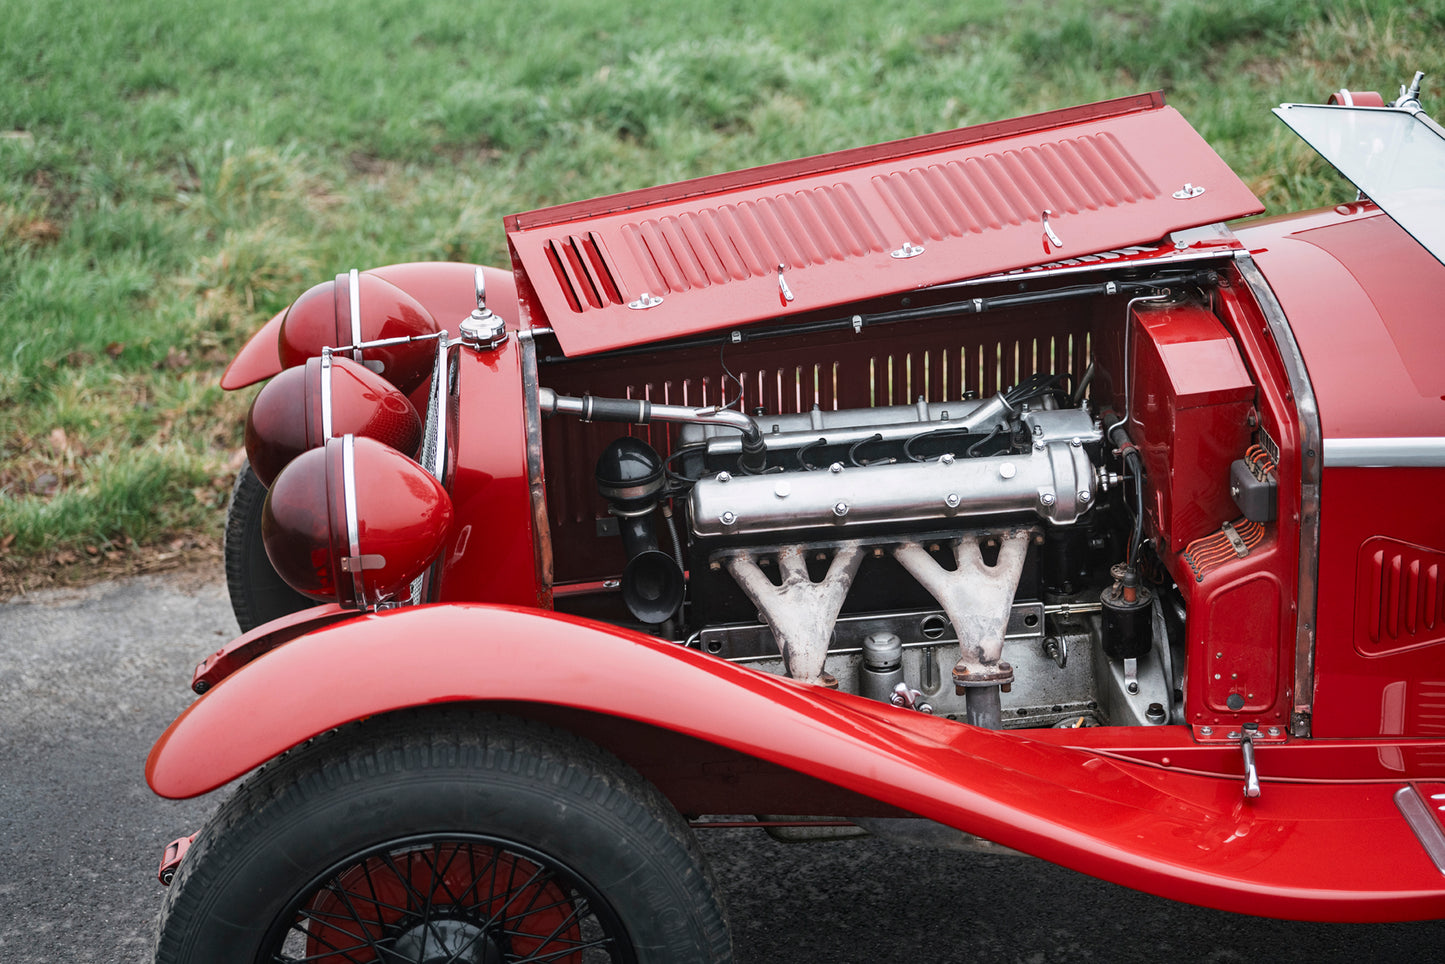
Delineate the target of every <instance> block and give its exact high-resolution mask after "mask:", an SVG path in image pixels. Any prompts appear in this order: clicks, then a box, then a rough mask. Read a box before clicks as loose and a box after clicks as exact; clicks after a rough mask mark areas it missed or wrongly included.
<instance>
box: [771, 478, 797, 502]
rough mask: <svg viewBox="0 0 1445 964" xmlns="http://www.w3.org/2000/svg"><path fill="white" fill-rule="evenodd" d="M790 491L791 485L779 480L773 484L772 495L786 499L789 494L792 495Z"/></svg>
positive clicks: (791, 490) (791, 489)
mask: <svg viewBox="0 0 1445 964" xmlns="http://www.w3.org/2000/svg"><path fill="white" fill-rule="evenodd" d="M792 493H793V487H792V486H791V485H789V484H788V483H787V482H786V481H779V482H778V484H777V485H775V486H773V495H775V496H777V497H778V498H780V499H786V498H787V497H788V496H789V495H792Z"/></svg>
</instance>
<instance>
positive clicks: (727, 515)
mask: <svg viewBox="0 0 1445 964" xmlns="http://www.w3.org/2000/svg"><path fill="white" fill-rule="evenodd" d="M718 519H719V520H720V521H721V522H722V524H723V525H725V526H730V525H732V524H733V523H734V522H736V521H738V517H737V514H736V513H733V512H724V513H723V514H722V515H720V516H719V517H718Z"/></svg>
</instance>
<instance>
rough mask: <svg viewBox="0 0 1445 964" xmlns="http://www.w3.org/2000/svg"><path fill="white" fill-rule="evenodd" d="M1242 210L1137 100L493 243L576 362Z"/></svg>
mask: <svg viewBox="0 0 1445 964" xmlns="http://www.w3.org/2000/svg"><path fill="white" fill-rule="evenodd" d="M1201 189H1202V190H1201ZM1262 210H1263V206H1262V205H1261V204H1260V202H1259V200H1258V199H1257V198H1255V196H1254V195H1253V194H1252V193H1250V191H1249V189H1248V188H1247V187H1245V185H1244V184H1243V183H1242V182H1241V181H1240V180H1239V178H1238V177H1236V176H1235V174H1234V173H1233V172H1232V171H1231V170H1230V169H1229V168H1228V167H1227V166H1226V165H1225V163H1224V162H1223V161H1222V160H1221V159H1220V158H1219V156H1218V155H1217V154H1215V153H1214V151H1213V150H1212V149H1211V148H1210V147H1209V146H1208V145H1207V144H1206V143H1205V142H1204V140H1203V139H1202V138H1201V137H1200V136H1199V134H1198V133H1196V132H1195V130H1194V129H1193V128H1192V127H1190V126H1189V124H1188V122H1187V121H1185V120H1184V118H1183V117H1182V116H1181V115H1180V114H1179V113H1178V112H1177V111H1175V110H1174V109H1172V108H1170V107H1166V106H1164V99H1163V96H1162V95H1160V94H1157V93H1156V94H1147V95H1140V96H1136V97H1127V98H1120V99H1117V100H1112V101H1105V102H1102V103H1099V104H1092V105H1087V106H1084V107H1074V108H1069V109H1066V110H1059V111H1051V112H1049V113H1045V114H1037V115H1033V116H1030V117H1024V118H1019V119H1016V120H1010V121H1000V122H996V123H990V124H983V125H979V126H975V127H968V128H963V129H960V130H955V131H947V132H944V133H939V134H929V135H924V136H922V137H914V138H909V139H907V140H902V141H894V142H891V143H887V144H881V145H878V146H876V147H868V148H860V149H854V150H848V151H841V152H838V153H834V154H824V155H820V156H817V157H812V158H805V159H803V160H799V161H790V162H785V163H781V164H772V165H768V166H766V167H759V168H753V169H750V170H745V171H739V172H736V173H732V174H722V175H715V176H712V177H705V178H698V179H695V180H690V181H682V182H679V183H676V184H670V185H664V186H662V187H656V188H649V189H646V190H642V191H634V192H630V193H627V194H617V195H612V196H610V197H604V198H598V199H595V200H591V201H583V202H579V203H576V204H567V205H561V206H558V207H551V208H543V209H541V210H538V211H533V212H530V213H526V214H517V215H512V216H510V217H508V218H507V219H506V227H507V238H508V242H509V244H510V246H511V250H512V259H513V264H514V267H515V268H516V269H517V272H518V280H519V282H521V284H520V285H519V292H518V293H519V295H520V296H521V298H522V299H523V301H524V303H525V305H526V307H527V308H528V309H529V310H530V311H531V312H532V313H533V315H534V318H533V321H534V323H535V324H545V325H548V326H550V327H551V328H552V329H553V331H554V332H555V333H556V337H557V339H558V341H559V342H560V343H561V345H562V348H563V350H564V351H565V352H566V353H567V354H569V355H584V354H590V353H594V352H600V351H607V350H609V349H614V348H622V347H626V346H629V345H635V344H639V343H644V342H650V341H655V340H658V339H668V338H676V337H680V336H685V335H691V334H697V333H700V332H705V331H712V330H716V329H720V328H732V327H737V326H740V325H745V324H748V323H751V322H754V321H759V320H762V319H769V318H774V319H775V318H783V317H788V316H791V315H796V314H801V313H804V312H813V311H816V310H818V309H823V308H830V307H835V306H838V305H842V304H847V303H850V302H855V301H859V300H862V299H866V298H874V297H879V296H882V295H886V294H889V293H893V292H903V291H909V290H913V289H918V288H924V287H928V286H931V285H936V284H941V283H946V282H951V281H957V280H961V279H966V278H975V277H980V276H984V275H989V274H995V273H998V272H1002V271H1009V270H1012V269H1015V268H1023V267H1027V266H1030V265H1034V264H1039V263H1042V262H1049V261H1057V260H1060V259H1065V258H1073V257H1078V256H1080V255H1086V254H1089V253H1092V252H1096V251H1105V250H1109V249H1113V248H1120V247H1124V246H1127V245H1133V244H1142V243H1147V242H1151V241H1157V240H1159V239H1160V238H1162V237H1164V236H1166V235H1167V234H1169V233H1170V232H1171V231H1177V230H1182V229H1185V228H1192V227H1198V226H1200V225H1205V224H1212V223H1215V222H1219V221H1225V220H1228V219H1231V218H1237V217H1243V216H1245V215H1250V214H1258V213H1259V212H1260V211H1262ZM1046 212H1047V213H1046ZM538 315H540V317H538ZM543 319H545V321H544V320H543Z"/></svg>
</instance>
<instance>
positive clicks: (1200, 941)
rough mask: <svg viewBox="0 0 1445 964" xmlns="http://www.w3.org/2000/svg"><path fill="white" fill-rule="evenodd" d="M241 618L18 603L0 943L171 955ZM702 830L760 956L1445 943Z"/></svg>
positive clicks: (110, 601) (152, 608)
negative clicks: (155, 757)
mask: <svg viewBox="0 0 1445 964" xmlns="http://www.w3.org/2000/svg"><path fill="white" fill-rule="evenodd" d="M235 631H236V626H235V622H234V621H233V620H232V618H231V615H230V611H229V608H228V606H227V603H226V597H225V590H224V588H223V587H222V586H221V585H219V584H218V583H215V582H211V581H208V580H207V579H206V578H205V577H204V576H202V577H197V576H196V575H194V574H190V575H186V576H179V577H178V576H169V577H154V576H152V577H146V578H142V579H137V580H128V581H123V582H117V583H109V584H105V585H100V586H95V587H92V588H89V589H85V590H80V591H64V592H47V593H37V594H33V595H31V596H27V597H24V598H19V599H14V600H10V601H9V602H5V603H0V964H30V962H66V964H81V962H91V961H96V962H106V964H129V962H141V961H148V960H150V953H151V940H152V930H153V923H154V920H155V916H156V912H157V910H158V908H159V906H160V901H161V894H162V888H161V887H160V885H159V884H158V883H157V882H156V879H155V872H156V865H157V863H158V861H159V858H160V853H161V848H162V846H163V845H164V844H165V843H166V842H167V841H170V840H172V839H173V838H175V837H177V836H180V835H182V834H184V833H189V832H190V831H192V830H194V829H196V828H197V827H199V826H200V824H201V823H202V822H203V821H204V820H205V819H206V816H207V815H208V814H209V812H210V811H211V809H212V808H213V807H214V806H215V804H216V800H215V799H213V798H203V799H200V800H189V801H181V802H173V801H166V800H161V799H159V798H157V797H155V796H153V795H152V794H151V793H150V791H149V790H148V789H147V788H146V786H145V782H144V779H143V776H142V767H143V764H144V760H145V755H146V752H147V750H148V749H149V747H150V744H151V742H152V741H153V740H154V739H155V737H156V736H157V735H158V734H159V733H160V732H161V730H162V729H163V728H164V727H165V725H166V724H167V723H168V722H169V721H170V720H171V719H172V718H173V717H174V716H175V715H176V713H177V712H179V711H180V709H181V708H182V707H183V706H185V705H186V703H187V702H188V701H189V700H190V698H191V695H190V692H189V690H188V689H187V683H188V682H189V680H190V673H191V669H192V667H193V666H194V665H195V663H196V662H197V661H198V660H199V659H200V658H201V657H202V656H204V655H205V654H207V653H209V652H211V651H213V650H214V649H215V648H217V646H219V645H220V644H221V643H222V642H224V641H225V640H226V639H227V638H229V637H230V636H231V635H232V634H234V633H235ZM702 841H703V847H704V849H705V850H706V851H707V853H708V855H709V858H710V859H711V860H712V862H713V866H714V869H715V870H716V872H717V874H718V877H719V879H720V880H721V881H722V884H723V888H724V891H725V897H726V900H727V902H728V906H729V911H730V915H731V918H732V922H733V933H734V939H735V942H736V946H737V951H738V960H739V961H740V962H742V964H769V962H774V961H787V962H789V964H824V962H826V964H846V962H883V961H889V962H891V961H899V962H908V964H916V962H952V961H960V962H962V961H980V962H1025V964H1046V962H1056V961H1098V962H1149V964H1160V962H1184V961H1207V962H1212V964H1224V962H1235V961H1240V962H1243V961H1250V962H1257V961H1272V962H1295V961H1299V962H1304V961H1309V962H1336V961H1338V962H1349V964H1358V962H1362V961H1391V962H1407V961H1421V962H1424V961H1440V960H1442V959H1445V922H1430V923H1423V924H1394V925H1347V924H1326V925H1321V924H1299V923H1288V922H1279V921H1269V920H1263V919H1259V918H1251V917H1241V916H1235V915H1230V914H1224V913H1220V912H1216V911H1207V910H1201V909H1198V908H1193V907H1187V906H1184V905H1181V904H1173V903H1170V902H1167V901H1163V900H1159V899H1156V898H1153V897H1148V896H1145V895H1143V894H1139V893H1135V892H1133V891H1129V890H1125V889H1124V888H1121V887H1117V886H1114V885H1112V884H1106V883H1102V882H1100V881H1096V880H1092V879H1090V878H1087V877H1083V876H1080V875H1078V874H1075V873H1072V872H1070V871H1066V870H1063V869H1060V868H1058V867H1054V866H1052V865H1049V864H1045V863H1043V862H1041V861H1036V860H1029V859H1024V858H1012V857H1000V856H978V855H970V854H961V853H953V852H943V853H939V852H935V851H933V850H932V849H930V848H928V847H925V846H921V845H899V844H894V843H887V842H883V841H879V840H862V841H849V842H841V843H829V844H810V845H797V844H791V845H790V844H780V843H777V842H775V841H773V840H772V839H771V838H769V837H767V836H765V835H764V834H763V833H762V832H761V831H755V830H725V831H710V832H707V833H704V834H703V837H702ZM1352 844H1354V845H1358V844H1359V842H1358V841H1354V842H1351V841H1341V845H1342V846H1349V845H1352ZM1441 913H1442V916H1445V908H1442V911H1441Z"/></svg>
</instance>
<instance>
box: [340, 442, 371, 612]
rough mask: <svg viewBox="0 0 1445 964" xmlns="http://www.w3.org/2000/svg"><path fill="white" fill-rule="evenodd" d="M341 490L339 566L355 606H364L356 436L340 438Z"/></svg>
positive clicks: (361, 607)
mask: <svg viewBox="0 0 1445 964" xmlns="http://www.w3.org/2000/svg"><path fill="white" fill-rule="evenodd" d="M341 491H342V498H343V499H345V502H346V543H347V555H346V558H345V559H343V560H341V568H342V569H343V570H345V571H348V572H350V573H351V585H352V591H353V592H354V593H355V600H356V605H357V608H359V609H365V608H366V591H365V589H364V587H363V580H362V578H361V570H362V558H361V527H360V525H359V524H358V523H357V517H356V436H354V435H344V436H342V438H341Z"/></svg>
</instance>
